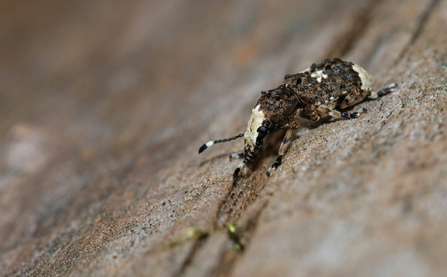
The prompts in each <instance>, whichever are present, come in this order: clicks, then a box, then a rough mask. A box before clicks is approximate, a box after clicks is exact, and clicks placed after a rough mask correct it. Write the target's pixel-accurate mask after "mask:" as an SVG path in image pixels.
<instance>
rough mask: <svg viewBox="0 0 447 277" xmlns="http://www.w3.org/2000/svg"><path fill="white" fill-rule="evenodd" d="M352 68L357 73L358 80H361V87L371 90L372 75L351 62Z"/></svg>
mask: <svg viewBox="0 0 447 277" xmlns="http://www.w3.org/2000/svg"><path fill="white" fill-rule="evenodd" d="M352 69H353V70H354V71H355V72H357V73H358V74H359V77H360V80H361V81H362V87H361V89H363V90H367V91H371V90H372V76H371V74H369V73H368V72H366V70H365V69H363V68H362V67H360V66H358V65H356V64H353V65H352Z"/></svg>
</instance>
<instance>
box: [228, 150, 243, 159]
mask: <svg viewBox="0 0 447 277" xmlns="http://www.w3.org/2000/svg"><path fill="white" fill-rule="evenodd" d="M242 158H244V152H242V153H233V154H231V155H230V161H231V160H233V159H242Z"/></svg>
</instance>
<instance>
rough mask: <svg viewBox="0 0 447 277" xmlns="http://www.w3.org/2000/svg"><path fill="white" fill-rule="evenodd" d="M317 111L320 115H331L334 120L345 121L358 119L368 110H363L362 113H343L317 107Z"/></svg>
mask: <svg viewBox="0 0 447 277" xmlns="http://www.w3.org/2000/svg"><path fill="white" fill-rule="evenodd" d="M317 111H318V113H320V114H322V115H329V116H332V117H334V118H344V119H353V118H357V117H359V116H360V114H362V113H366V112H367V110H366V109H363V111H362V112H353V113H346V112H344V113H342V112H339V111H336V110H331V109H328V108H325V107H322V106H318V107H317Z"/></svg>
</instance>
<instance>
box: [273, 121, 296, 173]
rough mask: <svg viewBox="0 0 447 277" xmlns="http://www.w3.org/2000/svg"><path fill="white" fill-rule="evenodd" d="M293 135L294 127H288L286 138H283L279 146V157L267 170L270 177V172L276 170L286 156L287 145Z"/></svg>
mask: <svg viewBox="0 0 447 277" xmlns="http://www.w3.org/2000/svg"><path fill="white" fill-rule="evenodd" d="M291 137H292V129H288V130H287V132H286V134H285V136H284V138H283V139H282V142H281V146H280V147H279V151H278V158H276V161H275V162H274V163H273V164H272V166H271V167H269V169H268V170H267V176H268V177H270V173H271V172H272V170H275V169H277V168H278V166H280V165H281V160H282V156H284V154H285V152H286V149H287V146H289V144H290V138H291Z"/></svg>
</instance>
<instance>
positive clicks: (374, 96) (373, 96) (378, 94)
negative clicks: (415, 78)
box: [369, 83, 397, 99]
mask: <svg viewBox="0 0 447 277" xmlns="http://www.w3.org/2000/svg"><path fill="white" fill-rule="evenodd" d="M396 87H397V84H396V83H392V84H391V85H389V86H388V87H387V88H384V89H382V90H380V91H379V92H375V91H371V94H370V95H369V98H370V99H377V98H379V97H381V96H384V95H387V94H388V93H391V92H393V91H394V88H396Z"/></svg>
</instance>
